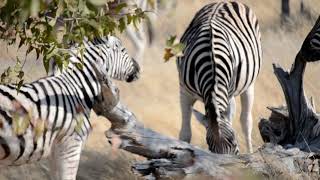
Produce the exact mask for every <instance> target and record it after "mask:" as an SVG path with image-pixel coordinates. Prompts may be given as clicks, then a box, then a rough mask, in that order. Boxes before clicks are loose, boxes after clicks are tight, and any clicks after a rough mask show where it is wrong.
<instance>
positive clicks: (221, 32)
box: [177, 2, 261, 154]
mask: <svg viewBox="0 0 320 180" xmlns="http://www.w3.org/2000/svg"><path fill="white" fill-rule="evenodd" d="M180 42H181V43H183V44H185V45H186V47H185V49H184V51H183V54H184V56H182V57H180V58H178V60H177V68H178V71H179V81H180V104H181V113H182V127H181V130H180V134H179V138H180V139H181V140H184V141H187V142H190V139H191V127H190V126H191V125H190V118H191V112H192V106H193V104H194V103H195V101H196V100H201V101H203V102H204V105H205V111H206V115H205V116H204V115H202V114H200V113H199V112H197V111H195V112H196V113H195V115H196V117H197V119H199V120H200V121H202V122H206V127H207V134H206V140H207V143H208V146H209V149H210V150H211V151H212V152H216V153H230V154H237V153H239V149H238V145H237V141H236V138H235V133H234V130H233V128H232V121H231V120H232V118H233V116H234V114H235V96H237V95H241V106H242V112H241V117H240V121H241V126H242V130H243V132H244V134H245V138H246V143H247V149H248V151H249V152H252V144H251V131H252V115H251V109H252V106H253V98H254V81H255V79H256V78H257V76H258V73H259V70H260V65H261V44H260V32H259V25H258V21H257V18H256V16H255V14H254V13H253V12H252V10H250V9H249V7H247V6H246V5H244V4H241V3H239V2H219V3H212V4H208V5H206V6H204V7H203V8H202V9H201V10H200V11H198V12H197V14H196V15H195V17H194V18H193V20H192V22H191V24H190V25H189V27H188V28H187V30H186V31H185V33H184V34H183V36H182V38H181V40H180Z"/></svg>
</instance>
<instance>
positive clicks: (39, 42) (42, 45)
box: [0, 0, 146, 83]
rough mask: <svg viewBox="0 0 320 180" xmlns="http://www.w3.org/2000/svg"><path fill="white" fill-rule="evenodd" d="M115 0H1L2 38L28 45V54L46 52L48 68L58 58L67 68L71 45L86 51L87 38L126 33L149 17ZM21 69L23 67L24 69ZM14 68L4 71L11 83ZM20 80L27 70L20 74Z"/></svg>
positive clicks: (0, 37)
mask: <svg viewBox="0 0 320 180" xmlns="http://www.w3.org/2000/svg"><path fill="white" fill-rule="evenodd" d="M113 1H114V0H23V1H21V0H0V39H2V40H5V41H6V42H7V43H8V44H14V43H17V44H19V48H20V47H21V46H23V45H24V46H26V47H27V50H26V55H28V54H30V53H31V52H35V53H36V55H37V59H38V58H39V56H40V55H43V62H44V66H45V68H46V70H47V71H48V67H49V61H50V60H51V59H54V60H55V62H56V64H57V65H58V66H59V67H60V68H63V67H65V66H66V65H67V64H68V63H69V62H68V59H69V58H68V57H69V56H70V55H69V48H70V46H71V45H72V44H77V45H78V47H79V48H78V50H79V51H80V52H81V51H83V39H84V37H87V38H88V39H89V40H90V39H92V38H94V37H103V36H107V35H109V34H114V33H117V32H120V33H121V32H123V31H124V29H125V28H126V26H127V25H129V24H134V25H135V26H136V25H137V24H138V23H139V22H140V21H141V19H143V18H145V17H146V14H145V12H144V11H142V10H141V9H140V8H138V7H137V6H136V5H131V6H129V5H127V4H126V3H118V2H113ZM20 71H21V70H20ZM10 72H11V69H9V70H7V71H6V72H4V73H3V74H2V77H3V78H2V77H1V83H7V82H9V81H5V80H3V81H2V79H5V78H4V77H5V76H8V75H9V74H10ZM21 72H22V71H21ZM18 77H19V78H20V79H22V77H23V73H21V74H19V76H18Z"/></svg>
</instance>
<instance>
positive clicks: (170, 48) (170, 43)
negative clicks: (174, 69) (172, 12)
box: [163, 36, 185, 62]
mask: <svg viewBox="0 0 320 180" xmlns="http://www.w3.org/2000/svg"><path fill="white" fill-rule="evenodd" d="M176 38H177V36H170V37H169V38H168V39H167V41H166V48H165V51H164V57H163V58H164V61H165V62H168V61H169V60H170V59H171V58H177V57H181V56H182V55H183V54H182V51H183V49H184V48H185V45H184V44H182V43H178V42H176Z"/></svg>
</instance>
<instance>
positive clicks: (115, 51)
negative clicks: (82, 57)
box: [86, 36, 140, 82]
mask: <svg viewBox="0 0 320 180" xmlns="http://www.w3.org/2000/svg"><path fill="white" fill-rule="evenodd" d="M92 43H93V45H94V46H95V47H97V48H96V51H98V52H100V57H101V58H98V59H97V68H98V69H99V70H100V71H101V72H103V73H104V74H106V75H108V76H109V77H111V78H113V79H116V80H120V81H126V82H132V81H135V80H137V79H138V78H139V75H140V66H139V64H138V63H137V61H136V60H135V59H133V58H132V57H131V56H130V55H129V54H128V52H127V50H126V48H125V47H124V46H123V45H122V43H121V41H120V39H118V38H117V37H115V36H107V37H105V38H96V39H94V40H93V41H92ZM86 49H87V50H88V48H86Z"/></svg>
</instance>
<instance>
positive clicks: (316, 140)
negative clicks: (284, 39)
mask: <svg viewBox="0 0 320 180" xmlns="http://www.w3.org/2000/svg"><path fill="white" fill-rule="evenodd" d="M319 22H320V18H319V19H318V21H317V23H316V25H315V26H314V28H313V29H312V30H311V32H310V33H309V35H308V36H307V38H306V40H305V41H304V43H303V45H302V48H301V50H300V51H299V53H298V54H297V56H296V59H295V62H294V64H293V67H292V69H291V71H290V72H285V71H284V70H283V69H282V68H280V67H279V66H276V65H274V72H275V74H276V76H277V78H278V80H279V82H280V84H281V87H282V89H283V92H284V94H285V98H286V103H287V107H279V108H269V109H271V111H272V114H271V116H270V118H269V120H266V119H262V120H261V122H260V123H259V128H260V133H261V135H262V137H263V140H264V141H266V142H270V143H266V144H265V145H263V146H262V147H260V148H259V149H258V150H257V151H256V152H255V153H252V154H243V155H240V156H235V155H227V154H214V153H211V152H209V151H207V150H203V149H201V148H199V147H197V146H194V145H191V144H188V143H186V142H182V141H179V140H177V139H175V138H171V137H167V136H165V135H162V134H160V133H157V132H155V131H153V130H151V129H149V128H146V127H144V125H143V124H142V123H141V122H140V121H139V120H137V118H136V116H135V115H134V114H133V113H132V112H131V111H130V110H129V109H128V108H127V107H126V106H124V105H123V104H122V103H121V102H120V101H119V90H118V89H117V87H116V86H115V85H114V84H112V82H111V81H109V80H108V79H104V78H102V76H100V77H99V79H100V81H101V85H102V93H101V96H100V97H99V98H98V101H97V103H96V104H94V107H93V109H94V111H95V112H96V113H97V114H98V115H102V116H104V117H106V118H108V119H109V120H110V122H111V124H112V126H111V128H110V129H109V130H108V131H107V132H106V137H107V139H108V140H109V142H110V143H111V144H113V146H119V148H121V149H124V150H126V151H129V152H131V153H134V154H138V155H140V156H143V157H146V158H147V160H145V161H143V162H137V163H135V164H134V165H133V166H132V170H133V172H134V173H136V174H138V175H141V176H142V177H144V178H146V179H162V178H185V177H191V178H195V177H197V178H199V177H201V178H203V177H204V178H206V177H207V178H210V179H211V178H226V177H229V178H241V177H243V178H246V177H248V174H249V175H250V176H251V175H253V176H259V177H261V176H262V177H264V178H272V179H275V178H276V179H282V178H286V179H289V178H290V179H292V178H295V179H305V178H311V179H315V178H319V177H320V176H319V159H320V156H319V155H318V154H315V153H318V152H319V149H320V136H319V133H320V122H319V115H318V114H317V113H316V112H315V108H314V106H312V105H311V103H310V102H309V101H308V100H307V99H306V98H305V95H304V89H303V73H304V70H305V67H306V64H307V62H311V61H315V60H316V59H317V58H319V57H320V56H319V52H316V51H318V49H320V48H319V47H317V45H318V43H312V41H313V40H315V39H316V38H319V37H320V36H318V35H316V33H317V32H319V30H320V23H319ZM315 42H319V41H315ZM319 59H320V58H319ZM277 144H279V145H277Z"/></svg>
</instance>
